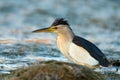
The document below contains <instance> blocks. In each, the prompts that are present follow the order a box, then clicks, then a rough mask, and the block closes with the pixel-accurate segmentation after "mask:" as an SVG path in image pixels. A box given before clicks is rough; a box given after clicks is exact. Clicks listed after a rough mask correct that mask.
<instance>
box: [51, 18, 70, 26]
mask: <svg viewBox="0 0 120 80" xmlns="http://www.w3.org/2000/svg"><path fill="white" fill-rule="evenodd" d="M57 25H68V26H69V24H68V22H67V20H65V19H64V18H57V19H55V21H54V22H53V23H52V26H57Z"/></svg>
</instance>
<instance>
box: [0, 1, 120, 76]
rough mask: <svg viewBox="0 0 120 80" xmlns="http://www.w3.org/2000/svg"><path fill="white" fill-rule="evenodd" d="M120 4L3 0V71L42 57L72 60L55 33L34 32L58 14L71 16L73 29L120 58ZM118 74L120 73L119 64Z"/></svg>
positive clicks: (0, 8) (0, 44)
mask: <svg viewBox="0 0 120 80" xmlns="http://www.w3.org/2000/svg"><path fill="white" fill-rule="evenodd" d="M119 4H120V1H119V0H96V1H93V0H75V1H73V0H59V1H58V0H17V1H16V0H0V74H6V73H7V74H9V73H10V70H15V69H18V68H20V67H24V66H28V65H29V64H31V63H35V62H37V61H42V60H51V59H54V60H62V61H68V62H70V61H69V60H68V59H66V58H65V57H64V56H63V55H62V54H61V53H60V52H59V50H58V49H57V47H56V44H55V38H56V35H55V34H49V33H41V34H32V33H31V31H33V30H35V29H39V28H43V27H48V26H49V25H51V23H52V22H53V20H54V19H55V18H56V17H57V18H58V17H64V18H66V19H68V21H69V23H70V25H71V28H72V29H73V31H74V32H75V33H76V34H77V35H79V36H82V37H84V38H86V39H88V40H90V41H91V42H93V43H95V44H96V45H97V46H98V47H99V48H100V49H101V50H102V51H103V52H104V53H105V55H106V56H107V58H108V59H113V60H120V40H119V39H120V23H119V21H120V5H119ZM99 70H102V71H104V72H105V71H110V70H112V71H114V70H115V67H112V69H109V70H108V69H99ZM99 70H98V71H99ZM115 74H120V68H119V67H118V72H115Z"/></svg>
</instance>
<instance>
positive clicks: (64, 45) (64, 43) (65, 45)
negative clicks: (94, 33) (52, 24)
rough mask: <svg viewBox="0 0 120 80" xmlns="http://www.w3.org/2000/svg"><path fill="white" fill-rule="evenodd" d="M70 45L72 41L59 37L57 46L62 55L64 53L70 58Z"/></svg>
mask: <svg viewBox="0 0 120 80" xmlns="http://www.w3.org/2000/svg"><path fill="white" fill-rule="evenodd" d="M69 45H70V41H69V40H67V39H65V38H62V37H59V36H58V37H57V46H58V48H59V50H60V51H61V53H63V54H64V55H65V56H66V57H68V58H69V54H68V51H69Z"/></svg>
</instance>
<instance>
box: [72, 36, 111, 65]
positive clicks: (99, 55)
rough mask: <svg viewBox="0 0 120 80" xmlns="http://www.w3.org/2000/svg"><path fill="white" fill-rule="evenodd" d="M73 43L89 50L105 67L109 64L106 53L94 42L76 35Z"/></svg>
mask: <svg viewBox="0 0 120 80" xmlns="http://www.w3.org/2000/svg"><path fill="white" fill-rule="evenodd" d="M73 43H75V44H76V45H78V46H80V47H83V48H84V49H85V50H87V51H88V52H89V54H90V55H91V56H92V57H93V58H95V59H96V60H98V61H99V64H100V65H102V66H105V67H107V66H109V62H108V60H107V59H106V57H105V55H104V54H103V53H102V52H101V50H100V49H99V48H97V47H96V46H95V45H94V44H93V43H91V42H89V41H88V40H86V39H83V38H81V37H78V36H75V37H74V38H73Z"/></svg>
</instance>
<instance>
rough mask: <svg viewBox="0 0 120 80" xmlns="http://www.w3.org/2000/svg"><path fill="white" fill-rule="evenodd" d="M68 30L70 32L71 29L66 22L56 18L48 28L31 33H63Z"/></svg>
mask: <svg viewBox="0 0 120 80" xmlns="http://www.w3.org/2000/svg"><path fill="white" fill-rule="evenodd" d="M68 30H72V29H71V28H70V27H69V24H68V22H67V20H65V19H64V18H57V19H55V21H54V22H53V23H52V25H51V26H50V27H47V28H43V29H38V30H35V31H33V32H34V33H40V32H55V33H64V32H66V31H68Z"/></svg>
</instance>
